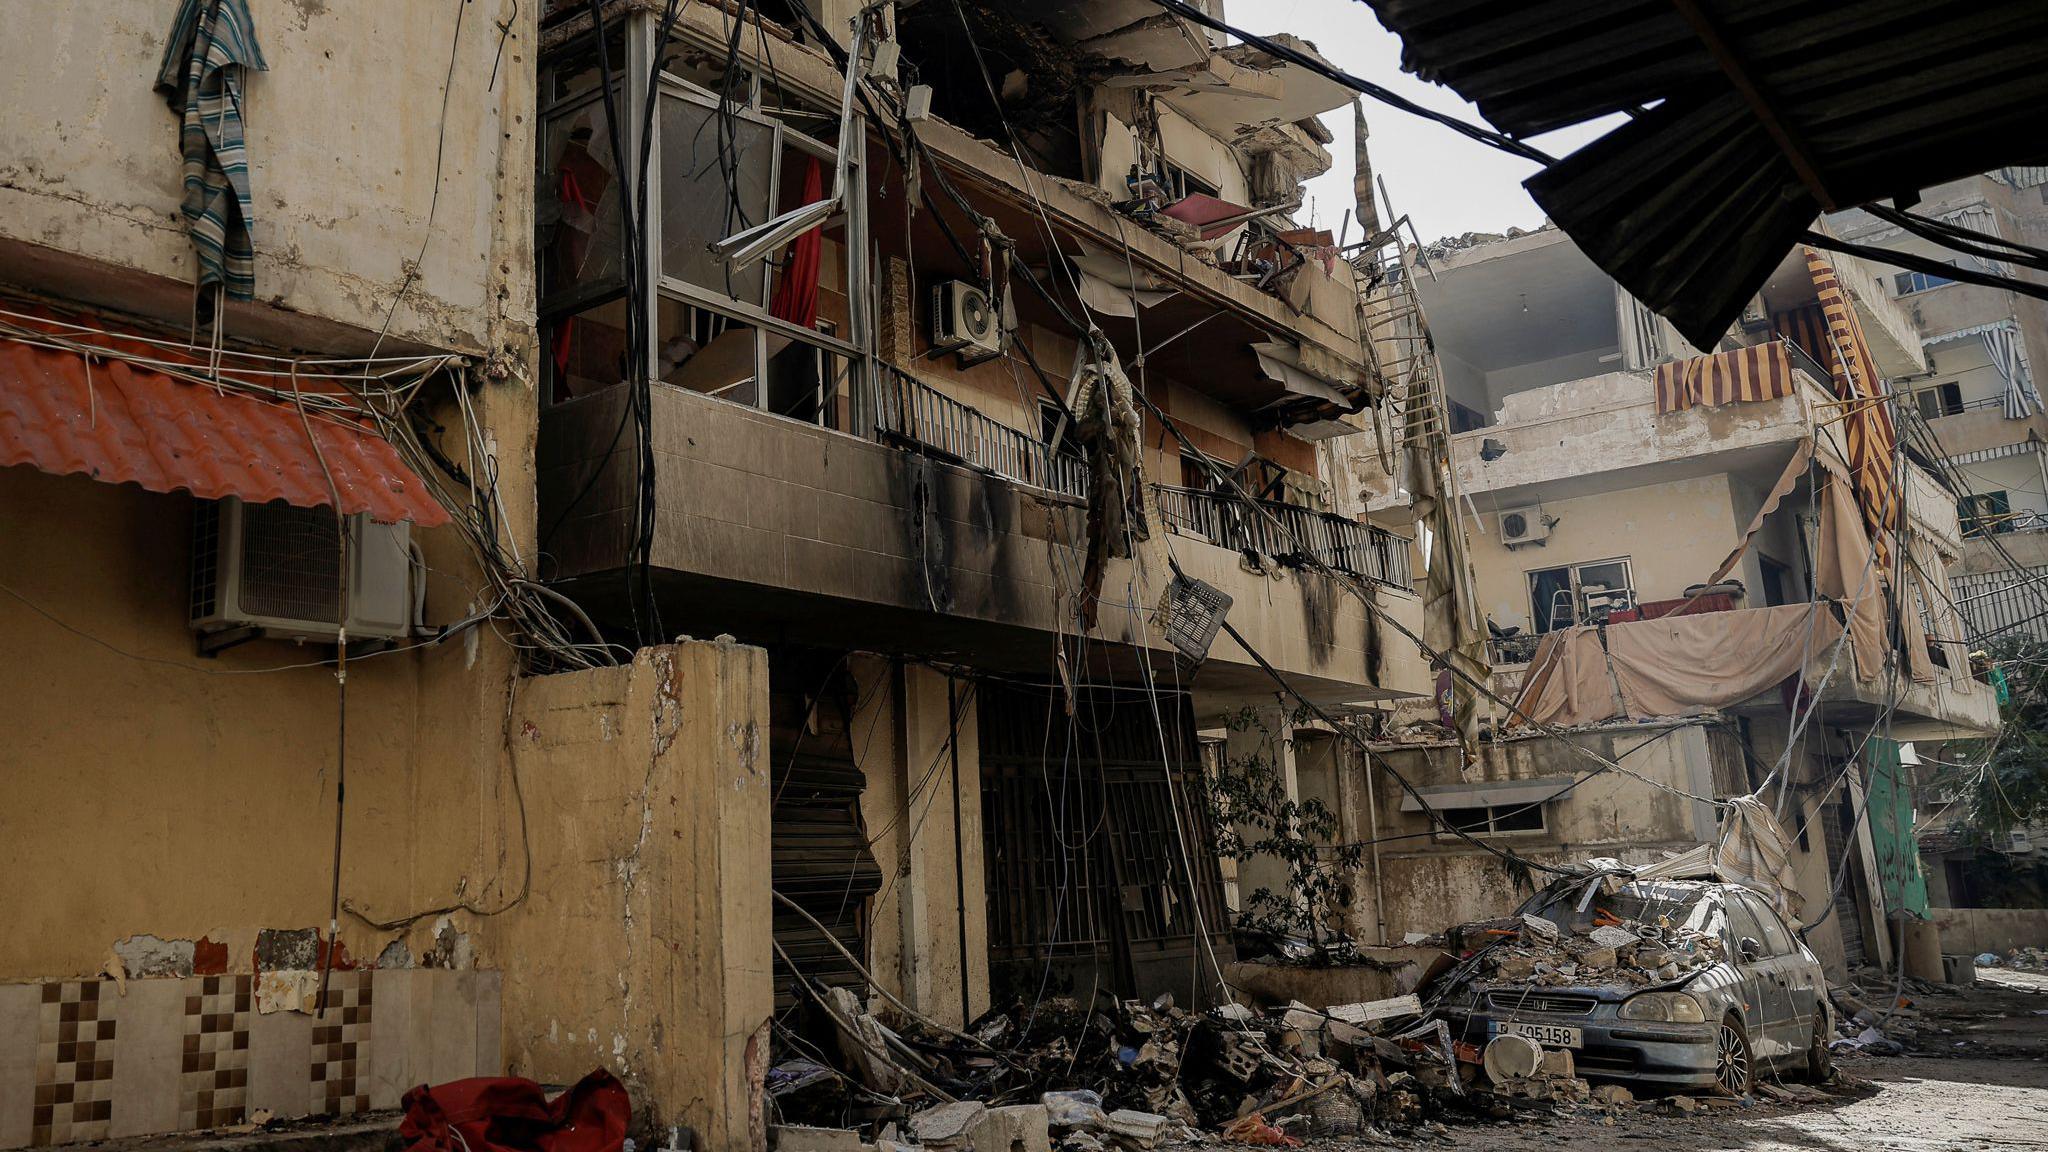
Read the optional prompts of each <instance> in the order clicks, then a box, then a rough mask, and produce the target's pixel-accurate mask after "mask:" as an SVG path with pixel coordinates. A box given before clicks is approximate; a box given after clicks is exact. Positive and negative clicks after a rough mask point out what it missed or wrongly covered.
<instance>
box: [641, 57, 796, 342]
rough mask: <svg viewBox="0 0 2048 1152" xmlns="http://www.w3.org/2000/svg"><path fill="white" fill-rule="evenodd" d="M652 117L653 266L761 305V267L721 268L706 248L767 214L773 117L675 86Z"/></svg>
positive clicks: (764, 277) (764, 302)
mask: <svg viewBox="0 0 2048 1152" xmlns="http://www.w3.org/2000/svg"><path fill="white" fill-rule="evenodd" d="M659 119H660V123H661V274H662V275H663V276H666V277H673V278H675V279H678V280H683V281H687V282H688V283H690V284H694V285H696V286H698V287H701V288H709V289H711V290H712V291H715V292H718V293H720V294H722V295H726V296H730V297H732V298H733V299H735V300H739V301H742V302H745V303H749V304H756V305H761V306H764V307H765V306H766V305H767V303H768V299H767V296H766V295H765V285H766V283H767V270H766V267H765V266H764V265H762V264H753V265H749V266H748V267H746V268H742V269H739V270H737V271H734V270H731V269H728V268H727V267H726V266H724V265H722V264H720V263H719V262H718V261H717V260H716V259H715V258H714V257H713V256H712V254H711V251H710V248H711V242H712V241H714V240H720V239H723V238H724V237H726V236H729V235H731V234H732V233H734V232H737V231H740V230H741V229H743V228H750V227H752V226H753V225H756V224H759V223H760V222H761V221H763V220H766V219H768V217H769V215H770V211H769V203H770V189H772V188H773V187H774V179H775V159H776V155H775V153H776V141H775V131H776V129H775V127H774V125H773V124H771V123H769V122H768V121H766V120H763V119H760V118H758V117H756V116H754V115H753V114H751V113H749V112H746V111H744V110H740V109H730V108H728V109H724V110H721V109H719V108H718V107H716V106H714V105H713V104H711V103H709V102H705V101H700V100H699V99H697V98H696V97H694V96H686V95H682V94H680V93H676V92H669V93H665V94H664V95H663V97H662V101H661V115H660V117H659Z"/></svg>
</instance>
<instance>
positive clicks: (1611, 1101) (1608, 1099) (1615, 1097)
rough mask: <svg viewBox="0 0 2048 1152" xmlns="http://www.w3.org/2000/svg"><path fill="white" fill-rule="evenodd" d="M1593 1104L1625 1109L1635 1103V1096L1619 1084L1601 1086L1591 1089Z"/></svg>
mask: <svg viewBox="0 0 2048 1152" xmlns="http://www.w3.org/2000/svg"><path fill="white" fill-rule="evenodd" d="M1593 1102H1594V1103H1595V1104H1600V1105H1604V1106H1605V1107H1608V1108H1626V1107H1628V1106H1630V1105H1632V1104H1634V1103H1635V1102H1636V1096H1635V1093H1633V1092H1630V1091H1629V1090H1628V1089H1627V1088H1625V1087H1623V1086H1622V1085H1620V1084H1602V1085H1600V1086H1599V1087H1597V1088H1595V1089H1593Z"/></svg>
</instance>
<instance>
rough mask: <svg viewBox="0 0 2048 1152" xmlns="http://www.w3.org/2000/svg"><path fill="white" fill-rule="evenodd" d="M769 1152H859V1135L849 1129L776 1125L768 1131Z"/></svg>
mask: <svg viewBox="0 0 2048 1152" xmlns="http://www.w3.org/2000/svg"><path fill="white" fill-rule="evenodd" d="M768 1148H769V1152H861V1141H860V1133H858V1132H855V1131H854V1130H853V1129H851V1128H812V1127H809V1126H806V1125H802V1124H777V1125H774V1126H772V1127H770V1128H769V1129H768Z"/></svg>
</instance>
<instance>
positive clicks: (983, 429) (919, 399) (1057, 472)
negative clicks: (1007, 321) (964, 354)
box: [863, 365, 1088, 500]
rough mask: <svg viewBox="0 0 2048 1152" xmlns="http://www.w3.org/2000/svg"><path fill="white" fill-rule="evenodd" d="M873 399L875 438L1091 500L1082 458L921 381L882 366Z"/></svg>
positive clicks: (871, 413)
mask: <svg viewBox="0 0 2048 1152" xmlns="http://www.w3.org/2000/svg"><path fill="white" fill-rule="evenodd" d="M870 400H871V403H870V404H868V405H864V406H863V407H864V408H865V409H866V411H865V415H866V416H867V417H868V418H869V419H870V420H871V421H872V423H873V426H872V427H871V428H869V429H866V430H865V431H868V432H869V433H871V434H872V435H873V436H874V437H875V438H876V439H897V440H903V441H908V442H910V443H913V444H916V445H918V446H920V447H922V448H925V449H928V450H930V451H933V452H936V453H939V454H940V455H943V456H947V457H950V458H952V459H954V460H957V461H959V462H960V463H962V464H966V465H968V466H969V467H973V468H979V469H981V470H983V471H986V472H993V473H995V474H996V475H998V476H1001V477H1004V478H1005V479H1009V480H1014V481H1016V482H1017V483H1019V484H1027V485H1030V486H1031V487H1033V488H1043V489H1046V490H1047V491H1050V492H1057V493H1060V494H1061V495H1063V496H1071V497H1073V498H1075V499H1077V500H1086V499H1087V498H1088V468H1087V465H1086V464H1085V463H1083V462H1082V460H1081V458H1080V457H1079V456H1076V455H1071V454H1069V453H1066V452H1055V451H1053V450H1052V448H1051V447H1050V446H1049V445H1047V444H1046V443H1045V442H1044V441H1043V440H1040V439H1038V438H1037V437H1034V436H1031V435H1028V434H1026V433H1023V432H1019V431H1018V430H1016V429H1015V428H1012V427H1010V426H1009V425H1007V424H1003V423H1000V422H998V421H996V420H993V419H991V418H989V417H987V416H985V415H983V414H981V413H980V412H977V411H976V410H974V409H973V408H972V407H969V406H968V405H966V404H962V403H961V402H960V401H958V400H955V399H953V398H952V397H951V396H948V395H946V394H945V393H943V392H941V391H939V390H938V389H936V388H933V387H932V386H931V385H929V384H926V383H924V382H923V381H921V380H917V379H915V378H913V377H911V376H909V375H906V374H904V373H902V372H900V371H897V370H896V369H893V368H890V367H889V366H887V365H883V366H881V368H880V370H879V371H878V372H877V373H876V375H875V387H874V388H873V390H872V395H871V397H870Z"/></svg>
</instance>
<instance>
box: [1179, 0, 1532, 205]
mask: <svg viewBox="0 0 2048 1152" xmlns="http://www.w3.org/2000/svg"><path fill="white" fill-rule="evenodd" d="M1152 2H1153V3H1154V4H1157V5H1159V6H1160V7H1161V8H1164V9H1166V10H1167V11H1168V12H1171V13H1173V14H1174V15H1175V16H1178V17H1180V18H1181V19H1183V20H1187V21H1190V22H1191V23H1195V24H1199V25H1201V26H1202V27H1204V28H1208V29H1210V30H1212V31H1216V32H1222V33H1225V34H1227V35H1231V36H1235V37H1237V38H1238V39H1239V40H1241V41H1243V42H1245V43H1246V44H1250V45H1253V46H1255V47H1257V48H1259V49H1260V50H1261V51H1264V52H1266V53H1268V54H1269V55H1272V56H1277V57H1279V58H1280V59H1282V60H1285V61H1287V62H1288V63H1289V64H1295V65H1299V66H1300V67H1302V68H1306V69H1308V70H1309V71H1311V72H1313V73H1315V74H1316V75H1318V76H1321V77H1322V78H1323V79H1325V80H1328V81H1330V82H1332V83H1334V84H1340V85H1342V86H1344V87H1346V88H1349V89H1351V90H1352V91H1353V92H1357V93H1359V94H1360V95H1362V96H1370V97H1371V98H1373V99H1374V100H1377V101H1379V102H1380V103H1382V104H1385V105H1387V106H1388V107H1390V108H1397V109H1399V110H1401V111H1403V112H1406V113H1409V114H1410V115H1413V116H1420V117H1422V118H1423V119H1425V120H1431V121H1434V122H1436V123H1438V124H1441V125H1443V126H1444V127H1446V128H1449V129H1450V130H1451V131H1453V132H1456V133H1458V134H1459V135H1461V136H1465V137H1468V138H1470V139H1473V140H1477V141H1478V142H1480V143H1481V144H1484V145H1487V146H1488V147H1490V148H1498V149H1500V150H1501V151H1502V152H1506V153H1507V154H1508V155H1510V156H1519V157H1521V158H1522V159H1524V160H1533V161H1535V162H1536V163H1538V164H1555V163H1556V162H1557V159H1556V157H1554V156H1551V155H1550V154H1549V153H1547V152H1544V151H1543V150H1542V149H1540V148H1536V147H1533V146H1531V145H1528V144H1524V143H1522V142H1521V141H1520V140H1517V139H1515V138H1514V137H1512V136H1506V135H1503V134H1502V133H1499V132H1496V131H1494V130H1493V129H1491V128H1484V127H1481V126H1479V125H1477V124H1470V123H1467V122H1466V121H1463V120H1460V119H1458V118H1457V117H1455V116H1449V115H1446V114H1444V113H1442V112H1438V111H1437V110H1435V109H1434V108H1425V107H1423V106H1422V105H1420V104H1417V103H1416V102H1415V101H1413V100H1410V99H1408V98H1407V97H1405V96H1402V95H1399V94H1398V93H1395V92H1393V91H1391V90H1389V89H1387V88H1383V87H1381V86H1380V85H1378V84H1375V83H1373V82H1372V81H1370V80H1367V79H1364V78H1362V77H1359V76H1353V75H1352V74H1351V73H1349V72H1346V71H1344V70H1342V69H1340V68H1337V67H1335V66H1334V65H1331V64H1330V63H1328V62H1327V61H1323V60H1318V59H1317V58H1315V57H1314V56H1311V55H1309V54H1308V53H1306V52H1303V51H1300V50H1299V49H1296V48H1291V47H1289V46H1287V45H1285V44H1282V43H1280V42H1279V41H1277V40H1270V39H1267V38H1266V37H1264V36H1258V35H1254V34H1252V33H1250V32H1247V31H1245V30H1244V29H1242V28H1238V27H1235V26H1234V25H1230V24H1226V23H1224V22H1223V21H1221V20H1219V19H1217V18H1216V17H1214V16H1211V15H1209V14H1208V13H1207V12H1204V11H1202V10H1201V9H1200V8H1197V7H1195V6H1194V5H1192V4H1187V3H1183V2H1182V0H1152Z"/></svg>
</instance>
